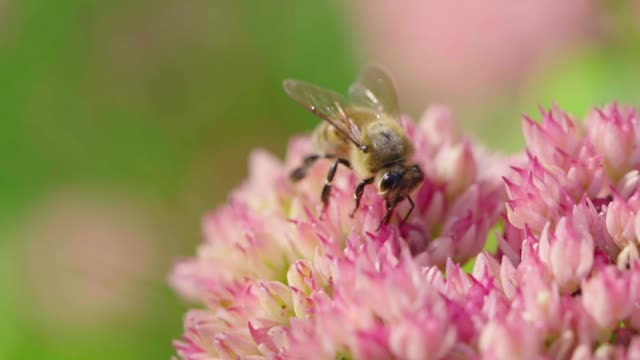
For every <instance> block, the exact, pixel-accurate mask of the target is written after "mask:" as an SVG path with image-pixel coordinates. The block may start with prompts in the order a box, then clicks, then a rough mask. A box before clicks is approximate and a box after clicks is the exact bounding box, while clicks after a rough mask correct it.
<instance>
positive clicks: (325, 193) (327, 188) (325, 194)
mask: <svg viewBox="0 0 640 360" xmlns="http://www.w3.org/2000/svg"><path fill="white" fill-rule="evenodd" d="M340 164H342V165H344V166H346V167H348V168H351V163H350V162H349V160H347V159H341V158H338V159H336V161H334V162H333V165H331V167H330V168H329V173H328V174H327V181H326V182H325V184H324V187H323V188H322V195H321V199H322V204H323V205H324V208H323V209H322V212H323V213H324V210H325V209H326V208H327V204H328V203H329V196H330V195H331V183H332V182H333V178H334V177H335V176H336V170H337V169H338V165H340Z"/></svg>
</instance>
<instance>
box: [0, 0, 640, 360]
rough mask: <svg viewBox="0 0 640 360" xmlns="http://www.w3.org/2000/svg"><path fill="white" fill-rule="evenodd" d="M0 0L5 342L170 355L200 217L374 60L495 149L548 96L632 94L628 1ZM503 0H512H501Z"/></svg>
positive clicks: (407, 92) (405, 102)
mask: <svg viewBox="0 0 640 360" xmlns="http://www.w3.org/2000/svg"><path fill="white" fill-rule="evenodd" d="M399 3H400V2H398V3H396V2H392V1H366V0H353V1H346V0H344V1H338V0H335V1H299V0H282V1H252V0H236V1H231V0H227V1H225V0H192V1H181V0H154V1H151V0H136V1H132V0H126V1H125V0H111V1H97V0H55V1H54V0H49V1H44V0H0V318H1V319H2V321H1V322H0V359H35V358H40V359H113V358H118V359H167V358H169V357H170V356H171V354H172V353H173V349H172V347H171V340H172V339H174V338H177V337H178V336H179V335H180V334H181V331H182V323H181V318H182V314H183V313H184V311H185V310H186V308H187V305H186V304H184V303H183V302H182V301H180V300H179V299H177V297H176V296H175V295H174V294H173V292H172V291H171V289H169V288H168V286H167V285H166V275H167V273H168V272H169V270H170V268H171V264H172V261H174V260H175V259H176V258H177V257H179V256H189V255H191V254H193V253H194V251H195V247H196V245H197V243H198V242H199V241H200V229H199V226H200V224H199V220H200V218H201V216H202V214H204V213H205V212H206V211H207V210H210V209H213V208H215V207H216V206H217V205H218V204H220V203H221V202H222V201H224V199H225V197H226V194H227V193H228V192H229V191H230V189H232V188H233V187H234V186H235V185H237V184H238V183H239V182H240V181H241V179H242V178H243V177H244V176H245V174H246V158H247V156H248V153H249V152H250V151H251V149H253V148H256V147H261V148H267V149H270V150H271V151H273V152H275V153H276V154H279V155H281V154H283V152H284V149H285V146H286V142H287V139H288V137H290V136H291V135H292V134H295V133H300V132H304V131H307V130H309V129H311V128H312V127H313V126H314V124H315V123H316V120H314V119H313V118H312V117H311V116H310V115H308V114H305V112H304V111H303V110H302V109H299V108H298V106H297V105H295V104H293V102H292V101H290V100H288V99H287V98H286V97H285V96H284V95H283V92H282V91H281V81H282V79H283V78H286V77H297V78H301V79H305V80H308V81H312V82H316V83H318V84H320V85H322V86H326V87H331V88H334V89H337V90H343V89H346V87H347V86H348V84H349V82H350V81H351V80H352V79H353V78H354V77H355V76H356V74H357V71H358V69H359V68H360V67H361V66H362V65H363V64H365V63H367V62H371V61H373V62H378V63H381V64H382V65H384V66H385V67H386V68H387V69H389V71H390V72H391V73H392V74H393V75H394V77H395V78H396V80H397V84H398V87H399V92H400V98H401V106H402V107H403V109H405V110H406V111H407V112H408V113H410V114H411V115H413V116H415V117H419V115H420V113H421V111H422V110H423V109H424V107H425V106H427V105H428V104H431V103H444V104H449V105H451V106H452V108H453V110H454V113H455V115H456V118H457V119H458V121H459V123H460V124H461V125H462V126H464V127H465V128H466V129H468V131H469V132H471V133H473V134H476V136H477V137H479V138H481V139H482V140H484V141H485V142H487V143H489V144H490V145H491V146H492V147H494V148H496V149H501V150H506V151H513V150H516V149H518V148H519V147H520V146H521V144H522V137H521V135H520V134H519V129H520V122H519V115H520V114H521V113H523V112H527V113H532V114H533V115H536V114H537V113H536V110H535V109H536V107H537V105H538V104H540V105H543V106H548V105H550V104H551V102H552V101H554V100H555V101H557V102H558V104H559V105H560V106H561V107H563V108H565V109H567V110H569V111H571V112H573V113H574V114H576V115H577V116H579V117H582V116H583V115H584V114H585V112H586V111H587V110H588V109H589V108H590V107H591V106H594V105H602V104H603V103H604V102H606V101H611V100H614V99H617V100H619V101H621V102H627V103H631V104H633V105H638V103H639V101H638V100H639V99H640V93H639V92H638V90H637V89H638V80H639V79H640V66H639V65H640V61H639V60H640V42H639V41H638V40H639V37H638V30H640V26H638V23H639V21H640V2H639V1H636V2H633V1H609V2H605V1H584V0H568V1H566V4H565V2H563V3H562V5H558V4H556V3H555V2H554V1H551V0H522V1H518V2H504V1H499V0H491V1H487V2H482V4H481V5H478V4H475V3H473V4H472V3H471V2H448V3H445V2H443V1H430V0H429V1H424V2H421V3H419V2H407V3H403V4H402V5H399ZM512 3H514V4H512Z"/></svg>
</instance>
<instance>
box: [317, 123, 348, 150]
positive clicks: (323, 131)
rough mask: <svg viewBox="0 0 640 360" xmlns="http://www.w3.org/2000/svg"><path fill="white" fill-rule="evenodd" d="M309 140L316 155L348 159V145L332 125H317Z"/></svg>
mask: <svg viewBox="0 0 640 360" xmlns="http://www.w3.org/2000/svg"><path fill="white" fill-rule="evenodd" d="M311 139H312V142H313V147H314V150H315V151H317V152H318V153H321V154H331V155H336V156H338V157H342V158H348V155H349V146H350V143H349V142H348V140H347V138H346V137H344V135H342V134H340V132H338V130H336V128H335V127H333V125H331V124H329V123H326V122H323V123H321V124H319V125H318V127H316V128H315V130H314V131H313V134H312V135H311Z"/></svg>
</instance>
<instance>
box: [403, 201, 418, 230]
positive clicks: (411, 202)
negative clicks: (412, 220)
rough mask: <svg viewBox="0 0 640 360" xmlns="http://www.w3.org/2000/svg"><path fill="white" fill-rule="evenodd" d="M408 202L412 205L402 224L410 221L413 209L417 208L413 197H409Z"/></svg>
mask: <svg viewBox="0 0 640 360" xmlns="http://www.w3.org/2000/svg"><path fill="white" fill-rule="evenodd" d="M407 200H409V204H411V207H410V208H409V211H408V212H407V215H405V216H404V219H402V222H401V224H404V223H406V222H407V219H409V215H411V212H412V211H413V208H415V207H416V204H415V203H414V202H413V199H412V198H411V196H407Z"/></svg>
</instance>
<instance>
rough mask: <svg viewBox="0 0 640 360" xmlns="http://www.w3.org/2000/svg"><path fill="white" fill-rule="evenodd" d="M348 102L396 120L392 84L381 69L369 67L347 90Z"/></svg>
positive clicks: (396, 105)
mask: <svg viewBox="0 0 640 360" xmlns="http://www.w3.org/2000/svg"><path fill="white" fill-rule="evenodd" d="M349 100H350V101H351V102H352V103H353V104H357V105H361V106H365V107H367V108H369V109H372V110H374V111H376V112H378V113H387V114H389V115H391V116H392V117H395V118H398V115H399V112H398V99H397V96H396V90H395V88H394V86H393V82H392V81H391V78H390V77H389V75H387V73H385V72H384V71H383V70H382V69H380V68H377V67H374V66H369V67H367V68H365V69H364V70H363V71H362V73H361V74H360V77H359V78H358V80H357V81H356V82H355V83H354V84H353V85H351V87H350V88H349Z"/></svg>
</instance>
